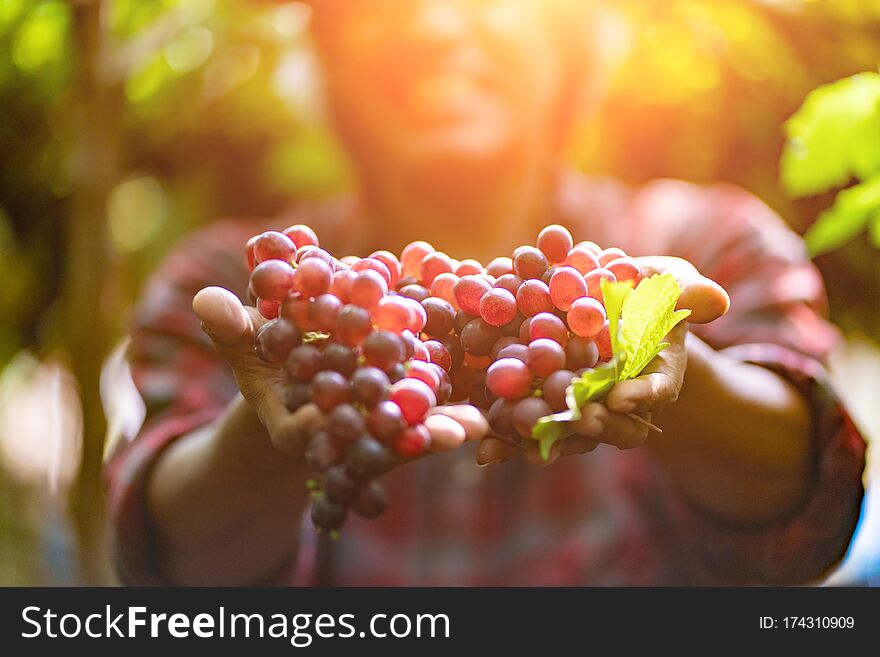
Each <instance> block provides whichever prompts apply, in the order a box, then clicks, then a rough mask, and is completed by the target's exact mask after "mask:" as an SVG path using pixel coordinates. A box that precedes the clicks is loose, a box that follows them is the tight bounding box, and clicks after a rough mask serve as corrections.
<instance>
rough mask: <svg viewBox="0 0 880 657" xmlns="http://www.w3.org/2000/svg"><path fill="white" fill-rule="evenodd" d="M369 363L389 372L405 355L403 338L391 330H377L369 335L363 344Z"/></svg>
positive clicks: (362, 349) (365, 356)
mask: <svg viewBox="0 0 880 657" xmlns="http://www.w3.org/2000/svg"><path fill="white" fill-rule="evenodd" d="M361 351H362V352H363V355H364V359H365V360H366V362H367V364H368V365H372V366H373V367H378V368H379V369H380V370H382V371H384V372H387V371H388V370H390V369H391V368H392V367H393V366H394V365H397V364H398V363H400V362H401V361H403V359H404V357H405V353H404V344H403V340H402V339H401V337H400V336H399V335H396V334H394V333H391V332H390V331H377V332H376V333H372V334H370V335H369V336H367V339H366V340H364V343H363V345H361Z"/></svg>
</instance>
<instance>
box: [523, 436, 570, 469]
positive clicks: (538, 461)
mask: <svg viewBox="0 0 880 657" xmlns="http://www.w3.org/2000/svg"><path fill="white" fill-rule="evenodd" d="M525 455H526V460H527V461H528V462H529V463H531V464H532V465H537V466H538V467H539V468H546V467H547V466H548V465H553V464H554V463H556V461H557V460H558V459H559V457H560V456H562V452H561V450H560V446H559V443H558V442H555V443H553V445H552V446H551V447H550V453H549V454H548V455H547V458H546V459H545V458H544V457H543V456H542V455H541V450H540V448H539V447H538V446H537V444H535V445H531V446H529V447H527V448H526V451H525Z"/></svg>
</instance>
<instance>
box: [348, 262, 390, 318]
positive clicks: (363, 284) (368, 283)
mask: <svg viewBox="0 0 880 657" xmlns="http://www.w3.org/2000/svg"><path fill="white" fill-rule="evenodd" d="M387 293H388V284H387V283H386V282H385V279H384V278H382V276H381V275H380V274H379V273H377V272H375V271H373V270H372V269H367V270H365V271H362V272H359V273H358V275H357V278H355V279H354V281H353V282H352V284H351V293H350V296H351V302H352V303H353V304H355V305H358V306H360V307H361V308H366V309H367V310H371V309H372V308H373V307H374V306H375V305H376V304H377V303H379V299H381V298H382V297H384V296H385V295H386V294H387Z"/></svg>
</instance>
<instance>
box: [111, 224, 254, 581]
mask: <svg viewBox="0 0 880 657" xmlns="http://www.w3.org/2000/svg"><path fill="white" fill-rule="evenodd" d="M256 230H257V228H255V224H254V223H253V222H248V221H224V222H219V223H217V224H214V225H212V226H211V227H210V229H207V230H203V231H200V232H197V233H195V234H193V235H192V236H190V237H188V238H186V239H185V240H184V241H183V242H181V243H180V245H179V246H178V247H177V248H176V249H175V250H174V251H173V252H172V254H171V255H170V256H169V258H168V259H167V260H166V261H165V263H164V264H163V266H162V267H161V268H160V269H159V270H158V271H157V272H156V273H155V274H154V275H153V276H152V277H151V278H150V280H149V281H148V283H147V286H146V290H145V293H144V295H143V297H142V300H141V301H140V302H139V304H138V305H137V306H136V307H135V310H134V318H133V327H132V334H131V335H132V337H131V340H132V341H131V346H130V349H129V358H130V361H131V365H132V376H133V378H134V381H135V385H136V386H137V388H138V390H139V392H140V393H141V395H142V397H143V398H144V401H145V403H146V407H147V421H146V423H145V425H144V427H143V428H142V430H141V432H140V433H139V435H138V436H137V437H136V438H135V439H134V440H133V441H132V442H131V443H128V444H124V445H122V446H120V447H119V448H118V449H117V451H116V453H114V454H113V455H112V456H111V458H110V460H109V462H108V464H107V466H106V468H105V475H106V481H107V485H108V498H109V510H110V516H111V526H112V528H113V545H114V556H115V560H116V563H117V567H118V572H119V573H120V575H121V577H122V579H123V581H126V582H133V583H139V584H161V583H162V579H161V576H160V574H159V572H158V570H157V568H156V564H155V563H154V560H155V555H156V554H157V551H156V549H155V546H154V545H153V538H152V536H151V532H150V525H149V522H148V520H147V514H146V508H145V498H144V490H145V481H146V478H147V476H148V475H149V472H150V468H151V467H152V466H153V464H154V463H155V462H156V459H157V457H158V456H159V454H161V452H162V450H164V449H165V448H166V447H167V446H168V445H170V444H171V443H172V442H173V441H174V440H175V439H176V438H179V437H180V436H183V435H186V434H187V433H189V432H191V431H193V430H195V429H197V428H199V427H202V426H204V425H206V424H208V423H210V422H211V421H212V420H214V419H215V418H216V417H218V416H219V415H220V413H221V412H222V411H223V409H224V408H225V407H226V406H227V404H228V403H229V402H230V400H231V399H232V398H233V397H234V396H235V394H236V393H237V388H236V386H235V381H234V379H233V377H232V373H231V372H230V371H229V369H228V368H227V367H226V366H225V364H224V363H223V362H222V361H221V360H220V359H219V358H217V356H216V354H215V353H214V351H213V348H212V346H211V343H210V341H209V340H208V338H207V337H206V336H205V335H204V333H203V332H202V331H201V329H200V327H199V322H198V320H197V318H196V317H195V315H194V314H193V312H192V310H191V308H192V305H191V302H192V298H193V296H194V295H195V293H196V292H197V291H198V290H200V289H201V288H203V287H205V286H208V285H221V286H223V287H226V288H228V289H229V290H232V291H233V292H235V293H236V294H237V295H239V297H240V298H244V296H245V293H246V290H244V289H242V285H243V283H246V281H247V274H246V270H245V266H244V262H243V256H242V257H237V256H236V253H237V252H236V251H234V250H232V249H230V245H231V244H244V243H245V242H246V240H247V238H248V237H249V236H250V235H251V234H253V233H254V232H255V231H256Z"/></svg>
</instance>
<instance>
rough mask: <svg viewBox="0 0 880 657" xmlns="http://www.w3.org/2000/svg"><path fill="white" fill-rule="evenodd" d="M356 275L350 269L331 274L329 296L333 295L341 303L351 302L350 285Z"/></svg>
mask: <svg viewBox="0 0 880 657" xmlns="http://www.w3.org/2000/svg"><path fill="white" fill-rule="evenodd" d="M356 278H357V274H356V273H355V272H353V271H351V270H350V269H346V270H341V271H337V272H335V273H334V274H333V282H332V283H330V294H333V295H335V296H336V297H337V298H338V299H339V300H340V301H341V302H342V303H348V302H349V301H350V300H351V284H352V283H353V282H354V279H356Z"/></svg>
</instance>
